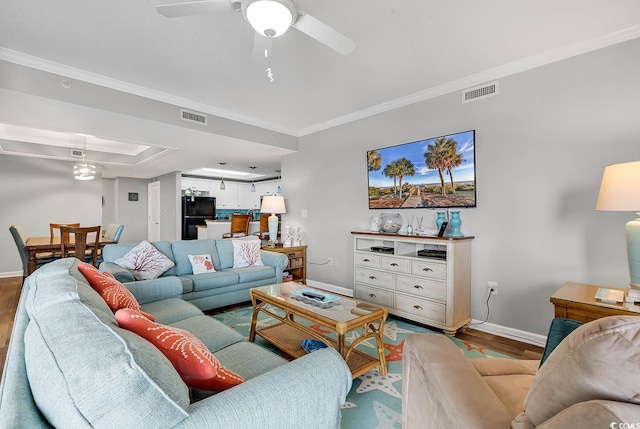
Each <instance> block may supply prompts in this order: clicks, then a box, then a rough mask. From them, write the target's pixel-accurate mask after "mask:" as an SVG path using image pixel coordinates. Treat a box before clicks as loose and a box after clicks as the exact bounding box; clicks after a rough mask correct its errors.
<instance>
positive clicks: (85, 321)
mask: <svg viewBox="0 0 640 429" xmlns="http://www.w3.org/2000/svg"><path fill="white" fill-rule="evenodd" d="M77 262H78V261H77V260H76V259H74V258H68V259H62V260H58V261H54V262H52V263H50V264H48V265H47V266H45V267H42V268H40V269H39V270H38V271H37V272H36V273H34V275H32V276H30V277H29V279H28V280H27V282H28V287H29V290H28V295H27V298H26V300H25V308H26V310H27V313H28V315H29V318H30V322H29V325H28V327H27V331H26V332H25V364H26V370H27V376H28V379H29V384H30V387H31V390H32V393H33V397H34V400H35V402H36V404H37V405H38V407H39V408H40V411H41V412H42V413H43V415H44V416H45V417H46V418H47V420H48V421H49V422H50V423H51V424H52V425H54V426H56V427H136V426H139V427H164V426H173V425H176V424H177V423H179V422H180V421H182V420H183V419H184V418H185V417H186V416H187V413H186V411H185V410H186V408H187V407H188V405H189V392H188V389H187V387H186V386H185V384H184V383H183V382H182V380H181V379H180V377H179V376H178V374H177V372H176V371H175V370H174V368H173V367H172V366H171V364H170V363H169V362H168V361H167V359H166V358H165V357H164V356H163V355H162V354H161V353H160V352H159V351H158V350H156V349H155V348H154V347H153V346H151V344H149V343H148V342H147V341H145V340H143V339H141V338H139V337H137V336H134V335H131V334H130V333H128V332H126V331H123V330H121V329H120V328H118V326H117V324H116V323H115V318H114V316H113V314H112V313H111V310H110V309H109V307H108V306H107V304H106V303H105V302H104V300H103V299H102V298H101V297H100V295H98V293H97V292H96V291H94V290H93V289H92V288H91V287H90V286H89V284H88V283H87V282H86V280H85V279H84V278H83V276H82V275H81V274H80V273H79V272H78V270H77V268H76V265H77ZM70 273H72V275H69V274H70ZM110 313H111V314H110ZM113 410H118V412H115V413H114V412H113Z"/></svg>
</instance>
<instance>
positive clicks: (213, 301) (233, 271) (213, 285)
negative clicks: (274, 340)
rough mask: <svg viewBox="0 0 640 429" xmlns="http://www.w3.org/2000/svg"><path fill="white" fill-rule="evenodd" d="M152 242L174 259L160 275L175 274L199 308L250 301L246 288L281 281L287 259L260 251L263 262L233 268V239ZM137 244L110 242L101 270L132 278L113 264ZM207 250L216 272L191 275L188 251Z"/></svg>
mask: <svg viewBox="0 0 640 429" xmlns="http://www.w3.org/2000/svg"><path fill="white" fill-rule="evenodd" d="M151 244H153V246H154V247H155V248H156V249H158V250H159V251H160V252H162V253H163V254H164V255H165V256H166V257H168V258H169V259H171V260H172V261H173V262H174V263H175V267H173V268H170V269H169V270H167V271H166V272H164V273H163V274H162V275H161V276H160V278H167V277H177V278H178V279H179V280H180V282H181V284H182V299H184V300H185V301H189V302H190V303H192V304H193V305H195V306H197V307H198V308H200V309H201V310H211V309H214V308H220V307H225V306H228V305H232V304H238V303H241V302H246V301H249V289H250V288H252V287H256V286H262V285H268V284H273V283H280V282H282V272H283V271H284V269H285V268H286V266H287V264H288V263H289V259H288V258H287V257H286V256H285V255H283V254H281V253H276V252H269V251H266V250H263V251H261V258H262V262H263V263H264V265H263V266H262V265H261V266H252V267H246V268H233V240H229V239H227V240H181V241H174V242H169V241H154V242H152V243H151ZM135 246H136V244H109V245H107V246H105V248H104V250H103V251H102V257H103V260H104V262H102V263H101V264H100V271H108V272H110V273H111V274H113V276H114V277H115V278H116V279H117V280H118V281H120V282H121V283H123V284H127V283H130V282H135V281H136V280H135V278H134V277H133V274H131V273H130V272H129V271H127V270H126V269H124V268H122V267H120V266H118V265H116V264H115V261H116V260H117V259H120V258H122V257H123V256H124V255H126V254H127V253H128V252H129V251H131V249H133V248H134V247H135ZM202 254H209V255H211V259H212V261H213V267H214V268H215V270H216V272H215V273H205V274H197V275H194V274H193V271H192V270H191V263H190V262H189V257H188V255H202Z"/></svg>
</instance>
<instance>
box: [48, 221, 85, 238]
mask: <svg viewBox="0 0 640 429" xmlns="http://www.w3.org/2000/svg"><path fill="white" fill-rule="evenodd" d="M61 226H75V227H78V226H80V223H77V222H76V223H50V224H49V235H50V236H51V239H52V240H53V239H54V238H55V236H56V234H55V232H56V230H60V227H61ZM61 234H62V233H61Z"/></svg>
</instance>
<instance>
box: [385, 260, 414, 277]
mask: <svg viewBox="0 0 640 429" xmlns="http://www.w3.org/2000/svg"><path fill="white" fill-rule="evenodd" d="M409 265H410V261H409V260H408V259H400V258H392V257H389V256H381V257H380V268H381V269H383V270H389V271H395V272H398V273H407V274H409V273H410V272H411V271H410V268H409Z"/></svg>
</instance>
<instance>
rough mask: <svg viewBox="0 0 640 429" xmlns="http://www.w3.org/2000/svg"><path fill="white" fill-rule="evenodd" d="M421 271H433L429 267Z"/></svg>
mask: <svg viewBox="0 0 640 429" xmlns="http://www.w3.org/2000/svg"><path fill="white" fill-rule="evenodd" d="M422 271H433V270H432V269H431V268H429V267H426V268H423V269H422Z"/></svg>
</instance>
